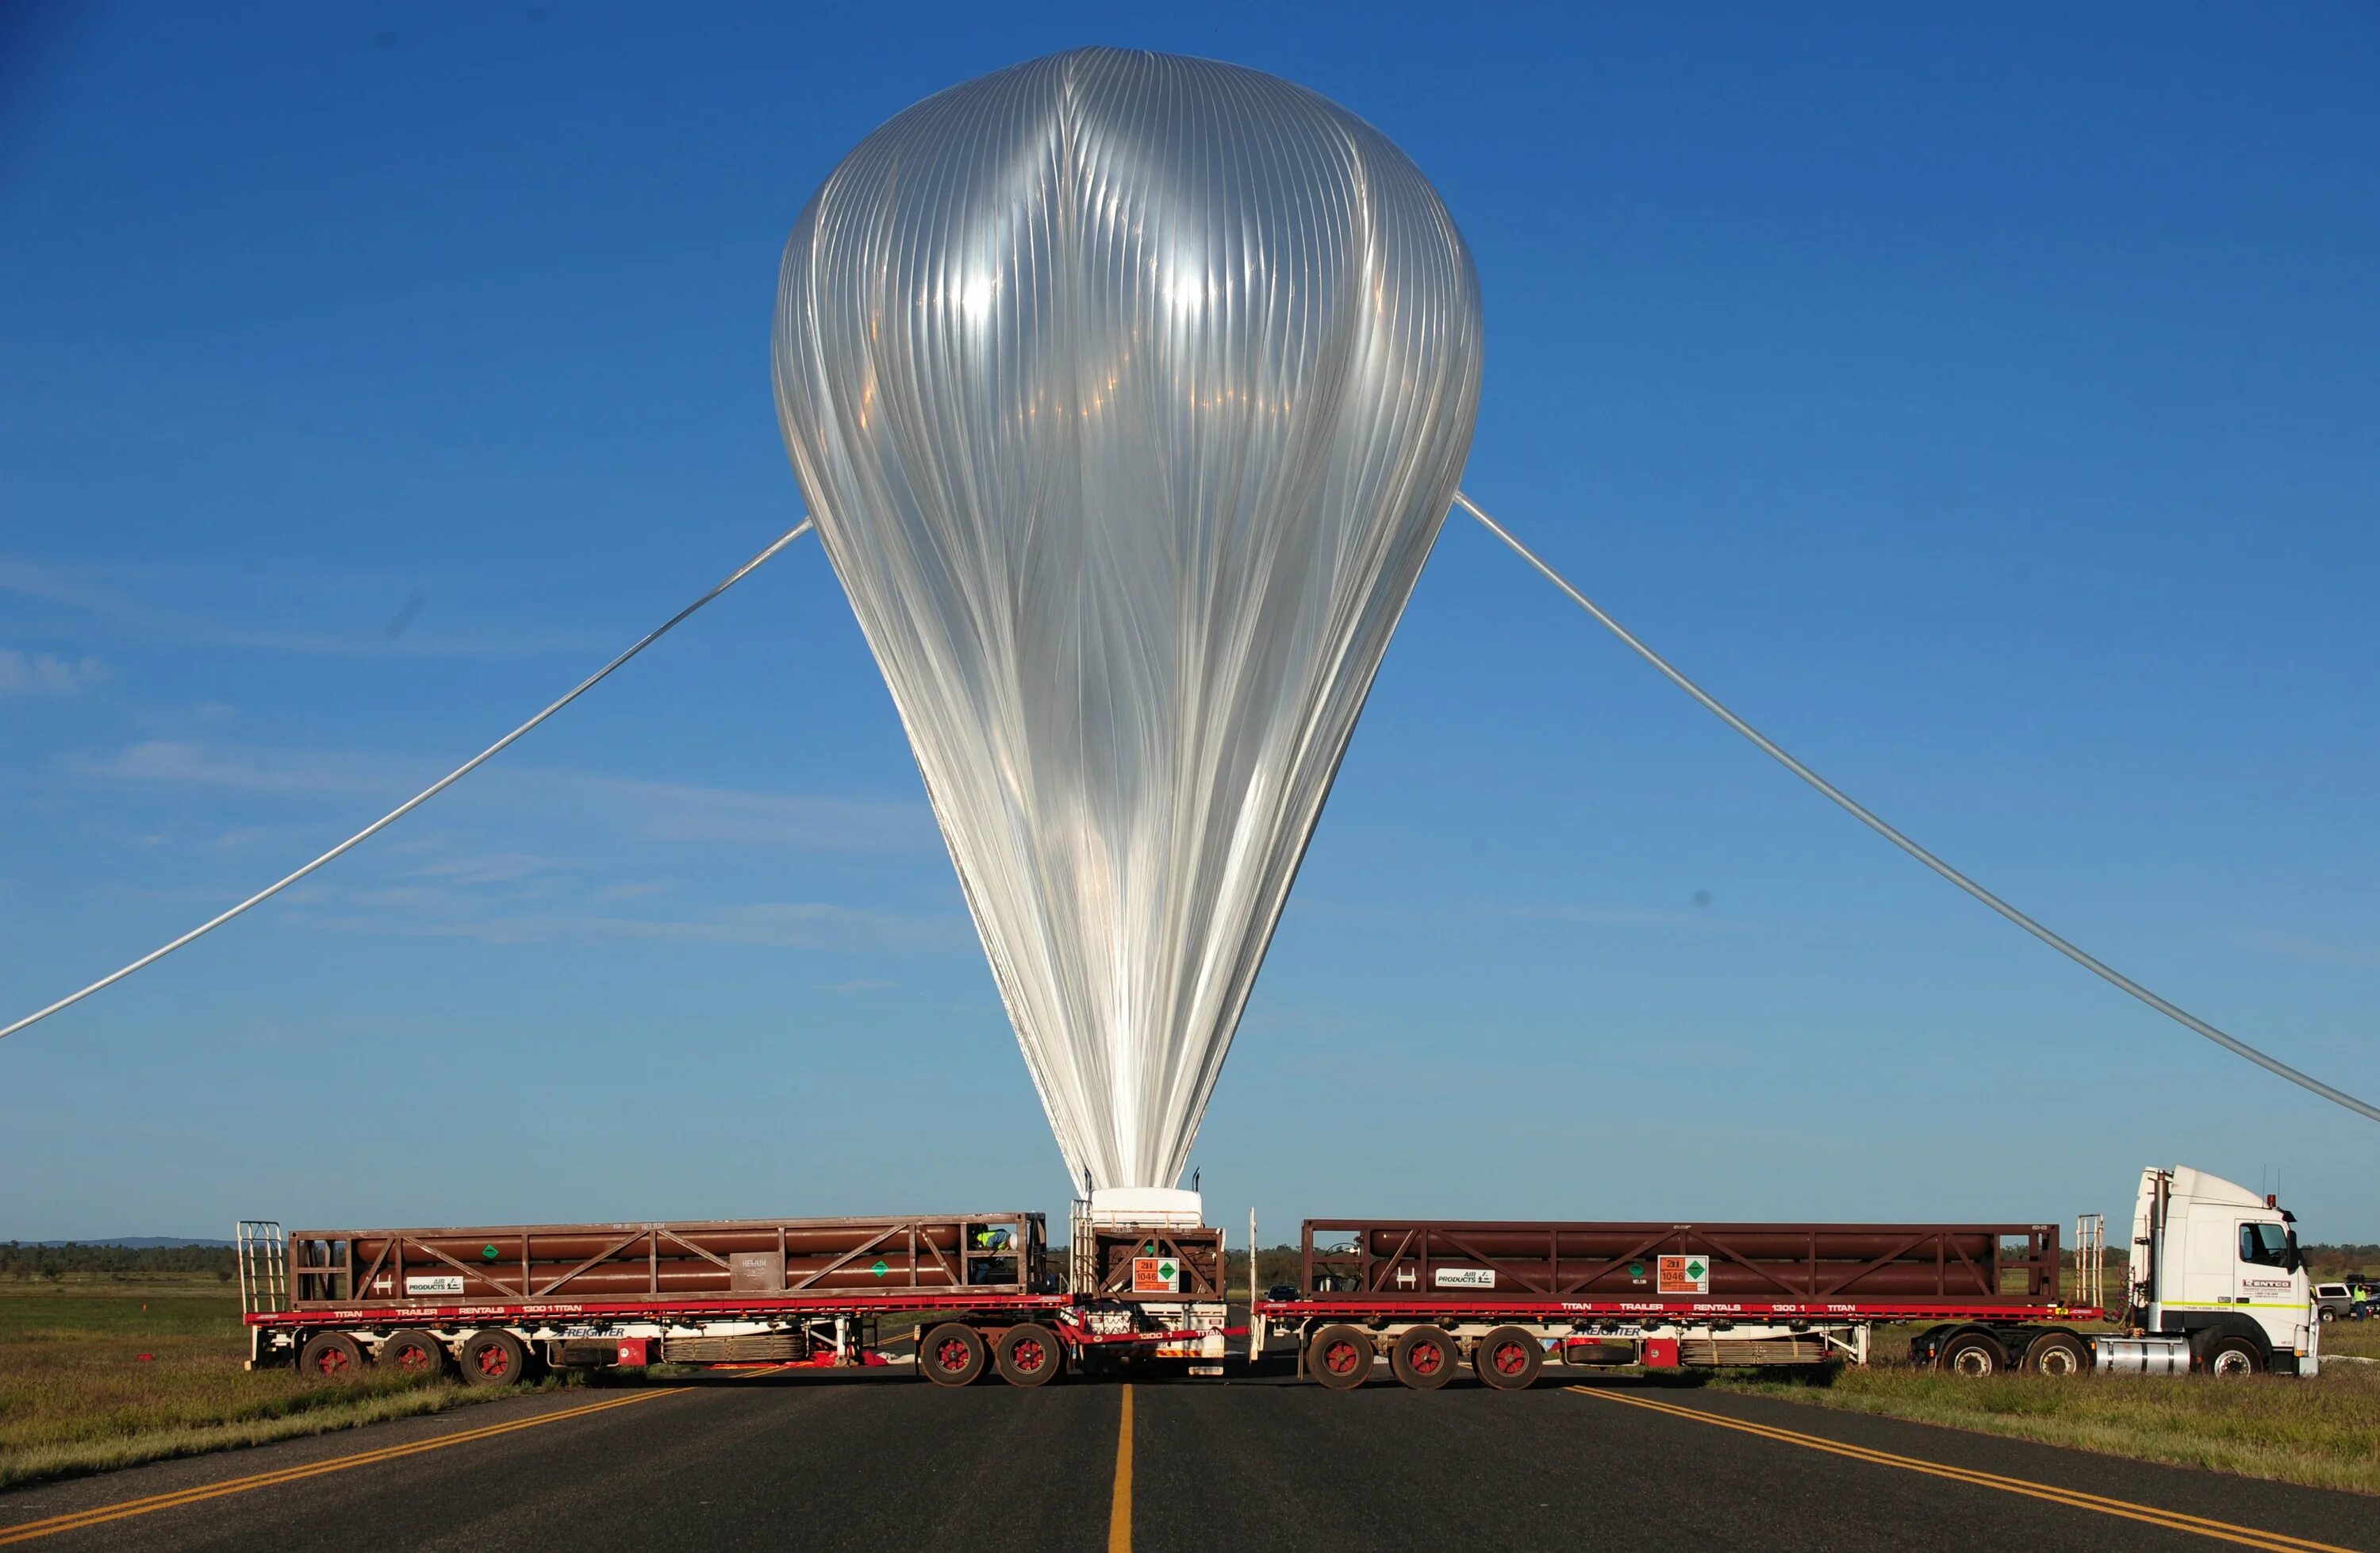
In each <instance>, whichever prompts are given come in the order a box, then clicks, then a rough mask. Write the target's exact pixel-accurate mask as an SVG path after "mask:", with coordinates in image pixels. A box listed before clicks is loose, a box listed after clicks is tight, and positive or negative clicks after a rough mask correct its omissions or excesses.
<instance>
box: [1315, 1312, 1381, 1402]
mask: <svg viewBox="0 0 2380 1553" xmlns="http://www.w3.org/2000/svg"><path fill="white" fill-rule="evenodd" d="M1372 1359H1373V1351H1372V1335H1371V1334H1370V1333H1369V1332H1366V1331H1365V1330H1364V1329H1363V1328H1362V1327H1324V1328H1322V1330H1320V1331H1319V1332H1317V1333H1315V1334H1314V1341H1313V1342H1312V1343H1311V1344H1310V1345H1308V1346H1307V1348H1306V1350H1305V1367H1306V1370H1307V1371H1308V1372H1309V1373H1310V1374H1312V1376H1314V1378H1315V1379H1317V1380H1318V1381H1320V1382H1321V1383H1322V1384H1323V1385H1325V1386H1327V1387H1329V1388H1330V1389H1332V1390H1333V1391H1353V1390H1354V1388H1357V1387H1358V1386H1361V1385H1363V1384H1364V1382H1366V1381H1367V1380H1369V1379H1371V1378H1372Z"/></svg>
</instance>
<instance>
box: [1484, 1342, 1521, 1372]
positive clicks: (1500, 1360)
mask: <svg viewBox="0 0 2380 1553" xmlns="http://www.w3.org/2000/svg"><path fill="white" fill-rule="evenodd" d="M1488 1363H1492V1364H1494V1365H1495V1366H1496V1373H1497V1374H1498V1375H1505V1376H1517V1375H1523V1374H1525V1373H1526V1372H1527V1370H1528V1368H1529V1352H1528V1350H1526V1349H1524V1348H1523V1347H1522V1346H1521V1345H1520V1344H1519V1343H1510V1342H1508V1343H1500V1344H1498V1345H1497V1347H1496V1351H1495V1352H1493V1353H1491V1354H1489V1355H1488Z"/></svg>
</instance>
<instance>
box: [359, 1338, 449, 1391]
mask: <svg viewBox="0 0 2380 1553" xmlns="http://www.w3.org/2000/svg"><path fill="white" fill-rule="evenodd" d="M373 1363H376V1364H378V1365H379V1366H380V1367H381V1368H382V1369H383V1370H395V1371H396V1372H397V1373H398V1374H399V1375H409V1376H429V1377H431V1378H432V1379H435V1378H436V1377H437V1376H443V1375H444V1374H445V1373H446V1345H445V1344H444V1343H443V1342H440V1341H439V1340H438V1339H437V1338H435V1337H434V1336H432V1335H431V1334H430V1333H428V1332H424V1331H422V1330H420V1329H419V1328H418V1327H412V1328H407V1330H405V1331H402V1332H398V1333H395V1335H393V1336H392V1337H390V1338H389V1339H388V1340H387V1341H386V1342H384V1343H382V1344H381V1345H380V1355H379V1357H378V1358H377V1359H375V1360H374V1361H373Z"/></svg>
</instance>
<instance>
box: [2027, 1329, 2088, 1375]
mask: <svg viewBox="0 0 2380 1553" xmlns="http://www.w3.org/2000/svg"><path fill="white" fill-rule="evenodd" d="M2090 1367H2091V1350H2090V1349H2089V1348H2088V1347H2087V1346H2086V1345H2085V1344H2084V1343H2083V1339H2081V1338H2078V1337H2076V1336H2075V1335H2074V1334H2073V1333H2071V1332H2044V1333H2042V1334H2041V1335H2040V1336H2039V1337H2037V1338H2035V1339H2033V1341H2031V1342H2029V1343H2027V1344H2025V1347H2024V1364H2023V1369H2024V1373H2025V1374H2027V1375H2037V1376H2078V1375H2082V1374H2083V1373H2084V1372H2085V1371H2087V1370H2089V1369H2090Z"/></svg>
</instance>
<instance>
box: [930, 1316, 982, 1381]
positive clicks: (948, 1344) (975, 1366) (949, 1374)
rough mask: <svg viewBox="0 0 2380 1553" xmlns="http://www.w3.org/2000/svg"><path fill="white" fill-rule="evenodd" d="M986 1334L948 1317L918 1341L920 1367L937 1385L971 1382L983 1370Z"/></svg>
mask: <svg viewBox="0 0 2380 1553" xmlns="http://www.w3.org/2000/svg"><path fill="white" fill-rule="evenodd" d="M983 1361H984V1350H983V1334H982V1333H980V1332H978V1331H977V1330H976V1329H975V1328H974V1327H964V1326H961V1325H960V1324H959V1323H957V1322H955V1321H945V1322H943V1323H942V1324H941V1326H940V1327H935V1328H934V1329H933V1330H932V1331H930V1332H929V1333H927V1334H926V1340H925V1341H924V1342H922V1343H919V1344H918V1345H917V1367H918V1368H919V1369H921V1370H923V1371H925V1372H926V1378H927V1379H928V1380H930V1381H932V1382H933V1383H934V1384H935V1385H937V1386H971V1385H973V1384H974V1383H975V1380H976V1377H977V1376H980V1375H982V1374H983Z"/></svg>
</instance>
